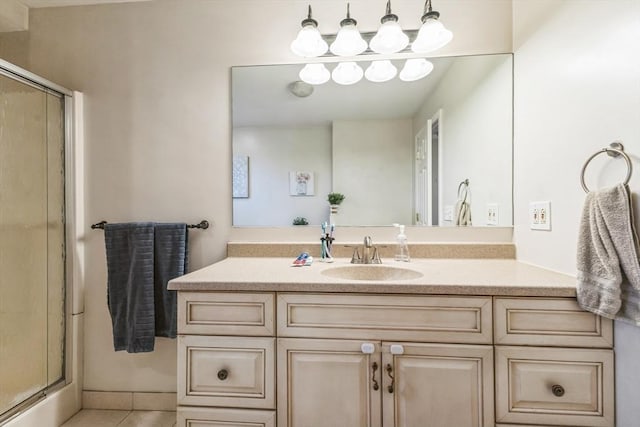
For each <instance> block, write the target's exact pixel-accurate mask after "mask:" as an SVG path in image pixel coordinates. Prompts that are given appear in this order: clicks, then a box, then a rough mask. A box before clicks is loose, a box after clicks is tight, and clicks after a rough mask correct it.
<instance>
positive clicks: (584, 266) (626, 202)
mask: <svg viewBox="0 0 640 427" xmlns="http://www.w3.org/2000/svg"><path fill="white" fill-rule="evenodd" d="M633 221H634V219H633V211H632V209H631V197H630V193H629V189H628V188H627V186H626V185H623V184H619V185H617V186H615V187H613V188H608V189H604V190H599V191H591V192H589V193H588V194H587V197H586V200H585V204H584V210H583V212H582V222H581V224H580V230H579V236H578V285H577V293H578V303H579V304H580V306H581V307H582V308H583V309H585V310H588V311H591V312H593V313H596V314H599V315H601V316H604V317H608V318H610V319H616V320H622V321H625V322H629V323H633V324H635V325H637V326H640V264H639V263H638V252H639V251H638V237H637V235H636V232H635V229H634V224H633Z"/></svg>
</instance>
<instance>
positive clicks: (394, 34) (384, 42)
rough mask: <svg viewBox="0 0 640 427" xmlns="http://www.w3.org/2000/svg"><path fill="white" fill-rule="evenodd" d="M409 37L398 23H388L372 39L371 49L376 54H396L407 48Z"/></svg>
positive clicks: (381, 26)
mask: <svg viewBox="0 0 640 427" xmlns="http://www.w3.org/2000/svg"><path fill="white" fill-rule="evenodd" d="M408 44H409V37H408V36H407V35H406V34H405V33H404V32H402V28H400V25H399V24H398V22H397V21H387V22H385V23H384V24H382V25H380V28H379V29H378V32H377V33H376V35H375V36H373V38H372V39H371V42H370V43H369V47H370V48H371V50H372V51H374V52H376V53H396V52H400V51H401V50H402V49H404V48H405V47H407V45H408Z"/></svg>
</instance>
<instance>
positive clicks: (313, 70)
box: [298, 64, 331, 85]
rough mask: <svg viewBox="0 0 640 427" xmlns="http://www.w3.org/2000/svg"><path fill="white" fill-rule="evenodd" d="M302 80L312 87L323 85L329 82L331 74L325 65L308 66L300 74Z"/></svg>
mask: <svg viewBox="0 0 640 427" xmlns="http://www.w3.org/2000/svg"><path fill="white" fill-rule="evenodd" d="M298 76H299V77H300V80H302V81H303V82H305V83H309V84H310V85H321V84H324V83H326V82H328V81H329V79H330V78H331V73H330V72H329V70H327V67H325V66H324V64H307V65H305V66H304V68H303V69H302V70H300V73H298Z"/></svg>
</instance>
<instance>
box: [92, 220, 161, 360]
mask: <svg viewBox="0 0 640 427" xmlns="http://www.w3.org/2000/svg"><path fill="white" fill-rule="evenodd" d="M104 240H105V245H106V249H107V273H108V279H107V301H108V305H109V313H110V314H111V323H112V325H113V347H114V348H115V350H116V351H119V350H126V351H127V352H129V353H141V352H148V351H153V345H154V339H155V338H154V335H155V315H154V304H153V299H154V297H153V294H154V292H153V241H154V224H153V223H151V222H144V223H130V224H106V225H105V226H104Z"/></svg>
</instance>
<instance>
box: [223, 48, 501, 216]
mask: <svg viewBox="0 0 640 427" xmlns="http://www.w3.org/2000/svg"><path fill="white" fill-rule="evenodd" d="M430 61H431V62H432V63H433V65H434V69H433V71H432V72H431V74H429V75H428V76H427V77H425V78H423V79H421V80H417V81H413V82H404V81H402V80H400V79H398V78H395V79H393V80H391V81H388V82H384V83H372V82H369V81H367V80H366V79H362V80H361V81H360V82H358V83H356V84H354V85H351V86H341V85H338V84H336V83H334V82H332V81H329V82H327V83H325V84H323V85H318V86H313V90H312V93H311V94H309V95H308V96H297V95H295V94H294V92H297V93H298V95H304V93H299V91H297V90H296V89H302V90H303V91H304V89H308V88H305V87H302V88H300V87H295V86H296V84H295V82H296V81H298V80H299V77H298V73H299V71H300V69H301V68H302V67H303V65H304V64H295V65H268V66H251V67H233V68H232V97H233V101H232V105H233V175H234V176H233V187H234V188H233V225H234V226H240V227H243V226H260V227H270V226H289V225H292V224H293V223H294V220H295V219H296V218H298V221H300V222H307V223H308V224H310V225H317V224H321V223H322V222H324V221H329V220H331V221H333V222H335V223H336V225H341V226H370V225H390V224H392V223H403V224H407V225H429V226H431V225H438V226H455V225H456V218H457V213H458V212H459V211H460V206H461V201H462V199H464V198H465V196H466V200H465V202H464V203H465V205H464V208H466V209H469V210H470V213H471V215H470V216H471V225H473V226H511V225H512V224H513V219H512V218H513V209H512V192H513V191H512V188H513V182H512V176H513V173H512V149H513V148H512V147H513V141H512V127H513V58H512V55H511V54H502V55H477V56H460V57H442V58H432V59H430ZM393 62H394V63H395V62H396V61H395V60H394V61H393ZM402 62H403V61H397V63H396V64H395V65H396V66H397V67H398V69H401V67H402ZM327 65H328V68H329V69H330V70H331V69H332V68H333V67H334V65H335V64H327ZM367 65H368V62H366V61H365V62H364V63H363V64H362V66H363V68H366V66H367ZM303 86H304V85H303ZM463 182H466V183H468V185H464V184H463V185H461V184H462V183H463ZM465 187H466V189H467V191H464V190H465ZM330 192H338V193H342V194H344V196H345V199H344V201H343V202H342V204H341V205H340V206H339V210H338V213H337V214H333V215H331V217H330V207H329V204H328V202H327V195H328V193H330ZM302 218H304V220H305V221H301V220H300V219H302ZM329 218H331V219H329Z"/></svg>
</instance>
